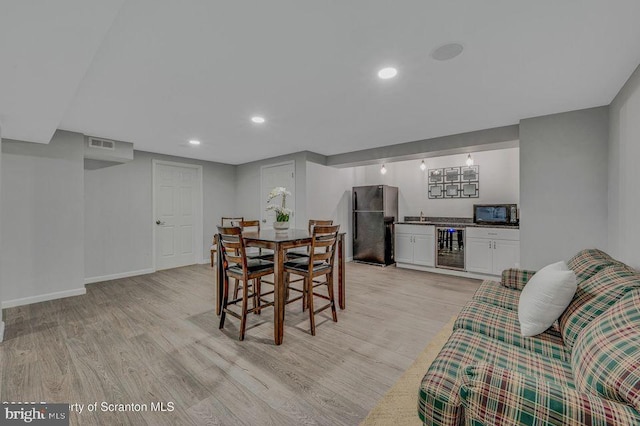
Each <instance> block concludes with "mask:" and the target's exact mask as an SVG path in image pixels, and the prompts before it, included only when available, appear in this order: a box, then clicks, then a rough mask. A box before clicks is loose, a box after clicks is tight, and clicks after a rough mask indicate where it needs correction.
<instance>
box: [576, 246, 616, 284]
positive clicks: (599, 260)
mask: <svg viewBox="0 0 640 426" xmlns="http://www.w3.org/2000/svg"><path fill="white" fill-rule="evenodd" d="M614 263H618V262H617V261H616V260H614V259H613V258H612V257H611V256H609V255H608V254H607V253H605V252H603V251H602V250H598V249H585V250H581V251H579V252H578V254H576V255H575V256H573V257H572V258H571V259H569V261H568V262H567V266H568V267H569V269H571V270H572V271H573V272H575V273H576V279H577V281H578V284H580V282H581V281H584V280H587V279H589V278H591V277H592V276H594V275H595V274H596V273H597V272H598V271H600V270H602V269H604V268H605V267H607V266H609V265H613V264H614Z"/></svg>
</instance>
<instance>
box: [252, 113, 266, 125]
mask: <svg viewBox="0 0 640 426" xmlns="http://www.w3.org/2000/svg"><path fill="white" fill-rule="evenodd" d="M251 121H253V122H254V123H256V124H262V123H264V122H265V120H264V117H260V116H259V115H256V116H253V117H251Z"/></svg>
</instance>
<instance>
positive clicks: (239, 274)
mask: <svg viewBox="0 0 640 426" xmlns="http://www.w3.org/2000/svg"><path fill="white" fill-rule="evenodd" d="M218 235H219V242H220V250H221V253H222V258H223V265H222V268H223V271H224V274H223V290H222V307H221V313H220V329H223V328H224V322H225V318H226V314H229V315H231V316H234V317H236V318H238V319H239V320H240V336H239V339H240V340H244V334H245V330H246V327H247V314H248V313H251V312H255V313H257V314H260V312H261V311H262V309H264V308H267V307H271V306H273V304H274V302H273V301H269V300H265V299H264V296H268V295H270V294H273V293H274V291H273V290H271V291H268V292H266V293H263V292H262V289H261V284H262V280H261V278H262V277H264V276H265V275H270V274H273V272H274V271H273V262H270V261H268V260H264V259H249V258H247V254H246V247H245V244H244V239H243V238H242V229H241V228H240V227H224V226H218ZM231 278H233V279H235V280H237V281H242V284H243V291H242V297H240V298H239V297H237V296H234V298H233V299H232V300H229V279H231ZM250 283H251V284H250ZM250 298H251V299H252V300H253V307H252V308H249V299H250ZM238 304H240V307H241V308H240V313H237V312H234V311H233V310H231V309H230V306H235V305H238Z"/></svg>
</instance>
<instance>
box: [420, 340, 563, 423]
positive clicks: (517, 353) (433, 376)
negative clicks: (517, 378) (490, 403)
mask: <svg viewBox="0 0 640 426" xmlns="http://www.w3.org/2000/svg"><path fill="white" fill-rule="evenodd" d="M476 362H487V363H491V364H493V365H496V366H498V367H501V368H505V369H509V370H516V371H520V372H522V373H524V374H529V375H533V376H538V377H542V378H543V379H544V380H548V381H553V382H555V383H558V384H559V385H561V386H568V387H570V388H574V385H573V378H572V374H571V364H570V363H568V362H564V361H560V360H555V359H551V358H549V357H547V356H542V355H538V354H535V353H533V352H531V351H529V350H526V349H522V348H519V347H517V346H514V345H509V344H507V343H503V342H500V341H498V340H495V339H492V338H490V337H487V336H484V335H482V334H479V333H474V332H471V331H468V330H464V329H458V330H454V332H453V334H452V335H451V337H450V338H449V340H448V341H447V343H446V344H445V345H444V347H443V348H442V350H441V351H440V353H439V354H438V356H437V357H436V359H435V360H434V361H433V363H432V364H431V366H430V367H429V370H428V371H427V374H426V375H425V376H424V378H423V379H422V383H421V385H420V391H419V397H418V414H419V416H420V418H421V419H422V421H423V423H424V424H427V425H429V424H433V425H436V424H437V425H459V424H460V423H459V422H460V416H461V412H460V396H459V389H460V385H461V383H462V378H463V375H464V369H465V367H466V366H468V365H472V364H474V363H476Z"/></svg>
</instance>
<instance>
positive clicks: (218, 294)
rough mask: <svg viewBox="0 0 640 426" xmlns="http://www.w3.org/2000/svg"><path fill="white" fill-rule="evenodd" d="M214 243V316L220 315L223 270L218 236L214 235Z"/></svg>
mask: <svg viewBox="0 0 640 426" xmlns="http://www.w3.org/2000/svg"><path fill="white" fill-rule="evenodd" d="M214 242H215V245H216V315H220V310H221V308H222V290H223V288H222V287H223V286H222V277H223V275H224V270H223V269H222V268H223V266H222V250H220V240H219V238H218V234H216V235H215V237H214Z"/></svg>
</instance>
